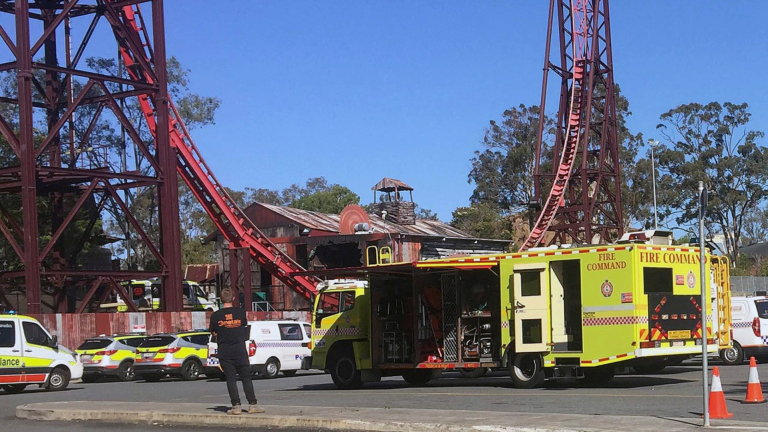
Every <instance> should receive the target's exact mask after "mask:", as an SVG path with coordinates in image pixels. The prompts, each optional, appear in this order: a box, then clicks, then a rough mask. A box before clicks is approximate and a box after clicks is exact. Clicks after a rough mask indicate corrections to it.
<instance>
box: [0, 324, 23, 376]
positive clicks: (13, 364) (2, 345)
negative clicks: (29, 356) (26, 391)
mask: <svg viewBox="0 0 768 432" xmlns="http://www.w3.org/2000/svg"><path fill="white" fill-rule="evenodd" d="M21 351H22V350H21V337H20V334H19V327H18V321H17V320H14V319H0V383H2V384H19V383H21V382H22V381H23V379H24V378H23V377H24V368H23V355H22V352H21Z"/></svg>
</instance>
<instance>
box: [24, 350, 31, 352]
mask: <svg viewBox="0 0 768 432" xmlns="http://www.w3.org/2000/svg"><path fill="white" fill-rule="evenodd" d="M24 352H32V350H24Z"/></svg>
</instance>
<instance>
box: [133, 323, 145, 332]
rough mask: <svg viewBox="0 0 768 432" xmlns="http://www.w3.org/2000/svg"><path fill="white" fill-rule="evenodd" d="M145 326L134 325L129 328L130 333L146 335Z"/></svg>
mask: <svg viewBox="0 0 768 432" xmlns="http://www.w3.org/2000/svg"><path fill="white" fill-rule="evenodd" d="M146 332H147V326H146V325H145V324H134V325H132V326H131V333H146Z"/></svg>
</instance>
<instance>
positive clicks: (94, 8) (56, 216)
mask: <svg viewBox="0 0 768 432" xmlns="http://www.w3.org/2000/svg"><path fill="white" fill-rule="evenodd" d="M132 3H140V2H138V1H122V2H105V1H102V0H91V1H78V0H35V1H27V0H17V1H15V2H14V1H2V2H0V11H1V12H5V13H7V14H12V15H11V16H12V17H13V21H12V23H13V25H11V24H10V23H9V22H8V21H7V20H6V21H2V24H3V25H0V37H2V40H3V41H4V45H5V48H7V51H6V53H7V54H6V55H9V56H10V61H8V62H6V63H3V64H2V65H0V71H2V72H3V73H6V74H12V75H11V76H13V78H15V79H12V80H11V81H12V82H13V84H15V86H16V87H17V89H18V90H17V94H16V95H5V97H3V98H2V100H1V102H2V103H3V104H4V106H5V107H10V108H9V109H6V110H4V111H3V117H2V119H0V132H1V133H2V137H3V138H4V143H3V144H4V147H5V148H4V149H3V150H4V152H5V154H6V155H7V157H5V158H4V160H3V166H2V168H1V169H0V194H2V195H4V196H5V200H6V201H7V202H14V200H16V199H18V201H19V202H20V204H21V207H22V209H23V212H22V214H23V216H22V218H21V219H22V220H21V221H18V220H16V219H18V217H14V216H13V215H12V214H11V213H12V212H9V211H7V209H3V211H2V217H0V230H2V233H3V235H4V239H5V241H6V242H8V243H9V244H10V245H11V247H12V249H13V251H15V253H16V254H17V255H18V257H19V258H20V262H21V263H22V266H23V269H18V270H15V271H7V272H6V273H5V274H3V275H2V276H3V280H4V282H5V284H6V285H8V284H11V285H17V286H19V285H20V286H23V287H24V288H25V293H26V299H27V313H41V312H42V308H41V306H42V305H41V302H42V299H41V292H42V291H43V290H45V291H46V292H50V293H51V294H53V297H52V298H53V302H52V304H47V306H48V308H49V309H53V311H55V312H68V311H69V312H72V310H68V307H67V306H68V305H67V298H66V297H67V290H68V289H69V290H71V289H72V287H73V286H74V287H76V288H84V289H86V290H87V294H86V299H85V300H84V301H83V302H82V304H81V305H80V307H79V308H78V311H82V310H83V308H84V307H85V305H86V303H87V302H88V300H90V299H91V298H92V297H93V296H94V294H95V293H97V291H98V292H103V293H102V295H101V297H102V299H101V300H104V299H106V298H107V296H108V295H109V294H111V292H113V291H114V292H117V294H118V295H120V296H121V297H123V298H124V299H125V303H126V304H127V306H128V308H129V309H134V310H135V307H134V305H133V302H132V301H131V300H130V299H129V296H128V294H127V293H126V292H125V290H124V289H123V288H122V286H121V285H120V283H119V282H120V281H123V280H128V279H134V278H138V279H148V278H151V277H155V276H159V277H161V278H162V281H163V285H164V286H165V287H168V289H163V290H162V294H163V296H162V301H163V304H164V306H165V309H166V310H170V311H177V310H181V309H182V290H181V287H182V285H181V282H182V274H181V252H180V240H179V239H180V233H179V223H178V221H179V206H178V184H177V177H176V158H175V154H174V153H173V152H172V149H171V148H170V146H169V145H168V135H169V132H168V127H169V124H168V122H165V123H163V122H159V124H158V126H157V127H158V133H157V136H156V138H154V139H152V138H150V139H146V138H142V136H141V134H140V133H139V129H140V127H141V125H139V124H137V122H136V121H134V120H131V118H132V117H131V115H129V114H128V113H127V112H126V111H125V110H124V108H123V105H124V104H123V103H122V101H123V100H124V99H126V98H130V97H144V98H152V99H155V100H167V98H168V89H167V79H166V65H165V58H166V56H165V37H164V26H163V19H164V18H163V1H162V0H150V1H145V2H141V3H146V4H148V5H149V6H150V7H151V11H152V26H151V27H152V28H151V30H149V29H143V31H144V32H146V34H147V35H148V36H149V35H150V34H151V37H152V40H153V44H154V49H155V57H154V58H153V64H151V65H150V64H149V63H148V62H147V64H146V66H147V69H148V70H151V71H152V74H153V76H154V80H153V81H152V82H137V81H135V80H130V79H127V78H126V77H125V75H124V74H115V75H110V74H108V73H103V72H95V71H93V70H89V68H87V67H85V66H84V63H86V62H85V61H84V60H85V56H87V55H88V52H89V47H90V45H92V44H93V43H95V42H94V39H95V38H94V37H93V35H94V32H95V30H96V29H97V24H98V23H99V22H104V21H106V22H107V23H108V25H109V27H111V30H112V32H113V33H114V35H115V37H116V40H117V44H118V46H131V47H133V49H135V50H137V51H138V50H139V49H142V47H140V46H137V45H136V43H137V41H136V40H135V38H132V37H131V34H132V31H131V29H130V28H129V23H127V22H126V21H125V20H124V17H123V12H122V8H123V7H125V6H126V5H130V4H132ZM75 23H77V24H76V26H77V28H81V29H83V28H84V29H86V31H85V32H81V33H82V34H81V35H79V36H81V38H80V37H78V38H75V37H74V36H73V32H72V28H73V27H76V26H75V25H74V24H75ZM40 24H42V26H40ZM10 27H15V29H13V30H15V31H8V30H6V29H7V28H10ZM40 27H42V31H41V32H40V33H37V32H38V31H39V28H40ZM114 52H115V51H112V53H113V57H114ZM118 87H119V88H120V91H116V90H115V89H116V88H118ZM86 117H87V118H86ZM107 117H109V118H111V120H110V121H111V122H112V124H113V125H120V126H121V127H122V128H123V129H124V130H125V132H126V133H127V135H128V137H129V139H130V141H131V142H132V145H134V146H135V147H136V149H137V151H138V152H139V153H140V157H142V158H145V159H146V161H147V164H148V167H149V168H148V169H147V170H145V171H141V172H137V171H135V170H128V169H127V168H126V167H125V166H124V164H123V166H121V165H120V164H119V163H115V160H114V157H115V150H114V145H113V144H112V147H110V143H105V142H98V141H97V140H96V139H95V138H93V137H94V129H95V128H96V127H97V126H98V125H99V124H101V123H100V122H103V121H106V120H105V119H106V118H107ZM133 117H135V116H133ZM76 118H77V119H79V120H80V122H81V123H82V124H83V125H87V126H85V127H84V128H81V129H80V130H78V128H77V126H76V125H75V119H76ZM136 188H150V189H152V190H153V191H154V192H153V193H155V194H156V199H157V202H158V203H159V209H158V210H157V211H156V213H155V214H154V215H153V216H152V217H151V218H150V220H151V221H153V222H152V223H150V224H146V223H141V221H140V220H139V219H140V218H139V217H138V216H136V215H134V214H133V213H132V210H131V208H130V206H129V205H128V204H127V203H126V201H127V199H126V197H127V196H129V195H130V194H131V192H130V191H132V190H135V189H136ZM107 203H110V204H111V205H115V206H116V208H120V209H122V211H123V215H124V218H125V219H124V222H125V223H127V224H130V226H131V230H132V231H133V232H135V233H137V234H138V237H140V238H141V239H142V240H143V242H144V244H145V245H146V248H147V249H148V250H149V252H150V253H151V254H152V255H153V256H154V258H155V259H156V260H157V262H158V263H159V267H160V269H159V270H156V271H132V270H122V271H121V270H84V269H82V268H80V267H81V266H77V265H76V264H75V263H76V262H77V256H78V254H79V253H80V252H81V251H82V249H83V246H85V243H86V242H87V241H89V238H88V236H89V234H90V233H91V232H92V230H93V227H94V225H95V224H96V223H98V222H100V218H101V213H102V211H103V209H104V207H105V205H107ZM86 208H88V209H89V211H88V212H87V213H88V214H89V217H88V218H87V219H88V220H86V221H83V220H81V219H82V218H81V216H78V212H80V214H82V211H83V210H84V209H86ZM42 219H45V220H46V221H47V220H49V219H50V220H51V221H52V222H51V226H50V227H47V226H43V227H41V226H40V224H41V220H42ZM76 219H80V221H79V223H81V224H82V223H85V225H86V228H85V229H84V230H83V233H82V237H81V238H80V240H79V242H80V244H78V245H77V246H76V247H74V250H71V249H73V248H72V247H68V248H67V247H65V246H66V245H63V244H62V236H64V235H65V234H66V233H68V232H71V231H68V230H71V229H72V224H73V221H74V220H76ZM19 222H21V223H19ZM48 229H50V231H48ZM41 232H49V233H50V238H49V239H44V240H42V241H41V237H40V234H41ZM46 240H47V241H46ZM70 246H71V245H70ZM65 249H70V250H71V251H70V252H69V253H68V254H66V255H68V256H64V254H63V253H62V252H61V251H64V250H65ZM104 287H106V289H104ZM99 288H102V289H101V290H99ZM71 308H72V305H71V303H70V305H69V309H71Z"/></svg>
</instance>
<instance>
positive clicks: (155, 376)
mask: <svg viewBox="0 0 768 432" xmlns="http://www.w3.org/2000/svg"><path fill="white" fill-rule="evenodd" d="M164 376H165V375H164V374H159V373H146V374H143V375H141V378H143V379H144V381H148V382H158V381H160V380H161V379H163V377H164Z"/></svg>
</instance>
